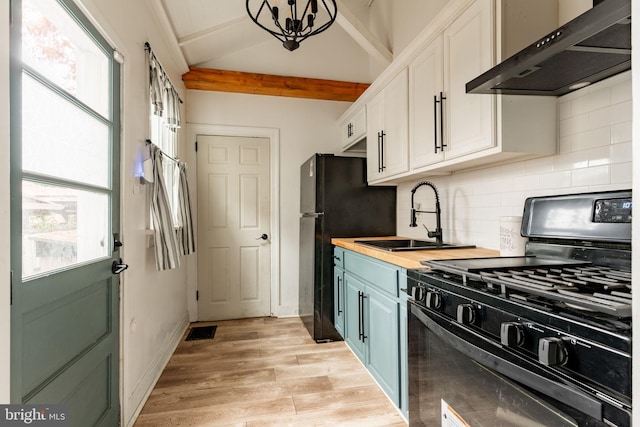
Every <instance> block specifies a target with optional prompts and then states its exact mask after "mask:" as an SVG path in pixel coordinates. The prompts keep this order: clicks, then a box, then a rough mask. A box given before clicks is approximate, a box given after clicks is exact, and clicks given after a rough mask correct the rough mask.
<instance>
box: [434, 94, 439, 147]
mask: <svg viewBox="0 0 640 427" xmlns="http://www.w3.org/2000/svg"><path fill="white" fill-rule="evenodd" d="M439 103H440V101H438V96H437V95H433V152H434V153H436V154H438V148H440V147H438V104H439Z"/></svg>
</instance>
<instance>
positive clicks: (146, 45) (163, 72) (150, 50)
mask: <svg viewBox="0 0 640 427" xmlns="http://www.w3.org/2000/svg"><path fill="white" fill-rule="evenodd" d="M144 50H146V51H147V52H149V53H151V55H153V57H154V58H156V61H157V62H158V66H159V67H160V71H162V74H164V75H165V76H166V77H167V80H169V83H171V88H172V89H173V90H174V92H175V93H176V95H178V101H180V104H184V102H182V98H180V94H178V91H177V90H176V87H175V85H174V84H173V82H172V81H171V79H170V78H169V76H168V75H167V72H166V71H165V70H164V67H163V66H162V64H161V63H160V60H159V59H158V57H157V56H156V54H155V52H154V51H153V49H151V45H150V44H149V42H144Z"/></svg>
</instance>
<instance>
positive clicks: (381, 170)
mask: <svg viewBox="0 0 640 427" xmlns="http://www.w3.org/2000/svg"><path fill="white" fill-rule="evenodd" d="M385 135H386V134H385V133H384V131H383V130H381V131H380V172H384V170H385V169H386V168H387V167H386V166H385V165H384V137H385Z"/></svg>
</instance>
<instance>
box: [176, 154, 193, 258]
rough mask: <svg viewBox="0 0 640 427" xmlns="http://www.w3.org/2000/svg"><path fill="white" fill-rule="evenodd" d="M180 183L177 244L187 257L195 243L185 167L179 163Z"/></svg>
mask: <svg viewBox="0 0 640 427" xmlns="http://www.w3.org/2000/svg"><path fill="white" fill-rule="evenodd" d="M178 169H179V172H180V181H179V183H178V208H179V209H178V217H179V221H180V223H181V224H180V227H179V229H178V231H177V233H178V244H179V245H180V248H181V249H182V254H183V255H189V254H192V253H194V252H195V251H196V242H195V238H194V234H193V221H192V215H191V197H190V196H189V183H188V182H187V165H186V164H185V163H182V162H180V163H179V164H178Z"/></svg>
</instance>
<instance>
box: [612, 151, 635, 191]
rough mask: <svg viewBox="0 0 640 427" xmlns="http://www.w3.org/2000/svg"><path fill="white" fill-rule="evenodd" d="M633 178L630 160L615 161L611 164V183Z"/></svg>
mask: <svg viewBox="0 0 640 427" xmlns="http://www.w3.org/2000/svg"><path fill="white" fill-rule="evenodd" d="M629 159H631V158H630V157H629ZM632 180H633V168H632V165H631V162H627V163H617V164H615V165H613V166H611V183H612V184H623V183H627V182H631V181H632Z"/></svg>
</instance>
